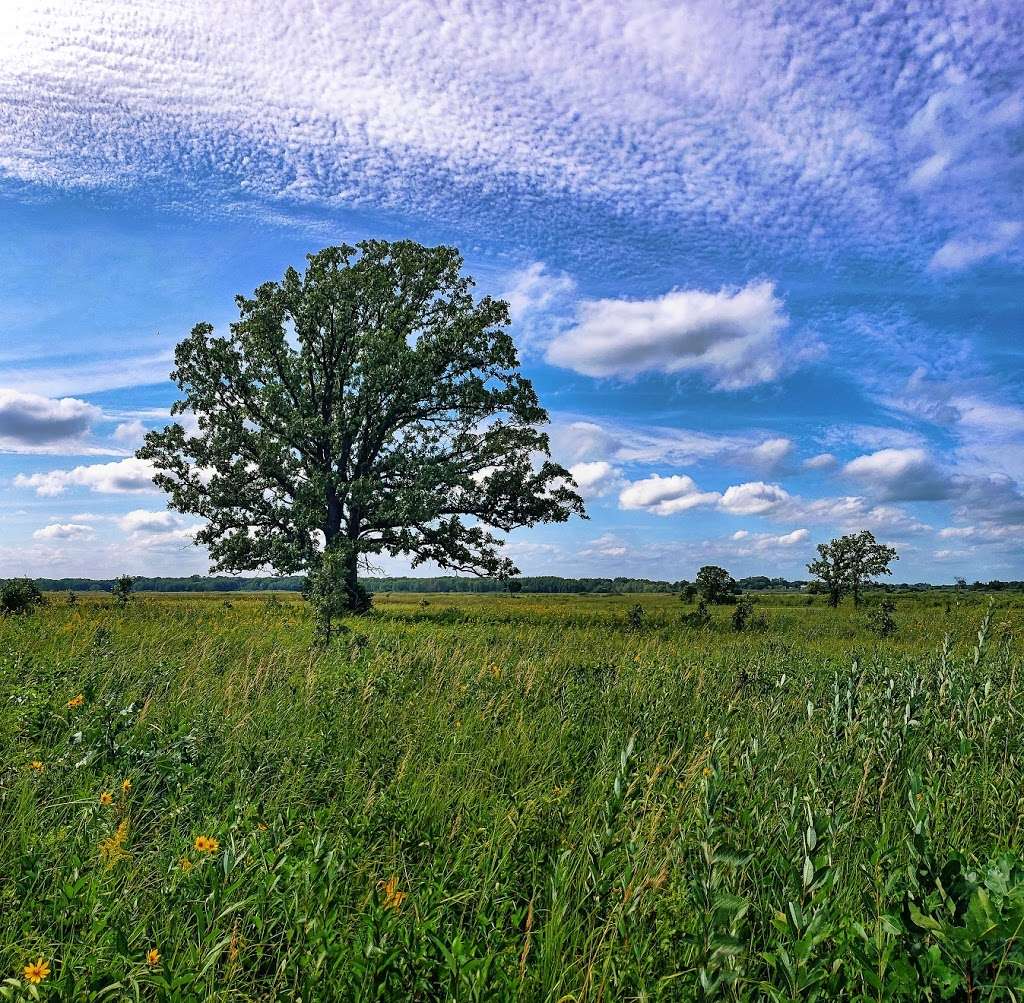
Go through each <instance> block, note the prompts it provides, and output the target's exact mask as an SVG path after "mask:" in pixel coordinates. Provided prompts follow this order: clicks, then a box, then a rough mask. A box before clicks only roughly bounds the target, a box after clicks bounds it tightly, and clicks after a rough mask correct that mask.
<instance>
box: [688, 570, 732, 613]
mask: <svg viewBox="0 0 1024 1003" xmlns="http://www.w3.org/2000/svg"><path fill="white" fill-rule="evenodd" d="M694 584H695V585H696V586H697V590H698V591H699V592H700V594H701V595H702V596H703V597H704V599H705V600H706V601H707V602H709V603H711V604H712V605H715V606H722V605H724V604H725V603H727V602H729V601H730V600H731V599H732V597H733V595H734V594H735V592H736V582H735V580H734V579H733V577H732V575H730V574H729V572H728V571H726V570H725V568H719V567H718V566H717V565H714V564H705V565H704V567H702V568H701V569H700V571H698V572H697V577H696V579H695V580H694Z"/></svg>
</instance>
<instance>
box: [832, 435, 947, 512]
mask: <svg viewBox="0 0 1024 1003" xmlns="http://www.w3.org/2000/svg"><path fill="white" fill-rule="evenodd" d="M843 474H844V475H846V476H847V477H852V478H855V479H857V480H859V481H861V482H862V483H864V484H867V485H868V486H869V487H871V488H872V489H873V490H874V491H875V493H876V494H877V495H878V497H880V498H882V499H885V500H889V501H938V500H941V499H943V498H948V497H949V496H950V493H951V490H952V485H951V480H950V476H949V475H948V474H946V473H945V472H944V471H942V470H941V469H940V468H939V467H938V465H937V464H936V463H935V461H934V460H932V458H931V457H930V456H929V455H928V453H927V452H926V451H925V450H923V449H918V448H911V449H880V450H878V452H876V453H869V454H866V455H864V456H858V457H857V458H856V459H854V460H851V461H850V462H849V463H847V464H846V466H845V467H843Z"/></svg>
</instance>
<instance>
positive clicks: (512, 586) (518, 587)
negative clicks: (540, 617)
mask: <svg viewBox="0 0 1024 1003" xmlns="http://www.w3.org/2000/svg"><path fill="white" fill-rule="evenodd" d="M505 586H506V588H507V589H508V594H509V595H515V594H516V593H518V592H522V591H523V583H522V582H521V581H519V579H518V578H510V579H509V580H508V581H507V582H506V583H505Z"/></svg>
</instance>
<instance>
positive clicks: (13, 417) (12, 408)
mask: <svg viewBox="0 0 1024 1003" xmlns="http://www.w3.org/2000/svg"><path fill="white" fill-rule="evenodd" d="M101 417H102V412H101V411H100V409H99V408H98V407H95V406H94V405H92V404H88V403H86V402H85V401H83V400H77V399H76V398H74V397H63V398H61V399H59V400H54V399H52V398H49V397H43V396H41V395H39V394H31V393H23V392H21V391H18V390H10V389H0V451H8V452H11V451H13V452H21V451H25V450H31V451H39V450H43V449H52V448H53V447H55V446H59V447H63V448H65V449H66V448H71V447H74V446H75V445H76V444H77V443H79V442H80V440H81V439H82V437H83V436H84V435H85V434H86V433H87V432H88V431H89V429H90V427H91V426H92V425H93V424H94V423H95V422H97V421H98V420H99V419H100V418H101Z"/></svg>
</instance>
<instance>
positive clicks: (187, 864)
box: [178, 857, 195, 874]
mask: <svg viewBox="0 0 1024 1003" xmlns="http://www.w3.org/2000/svg"><path fill="white" fill-rule="evenodd" d="M178 866H179V867H180V868H181V869H182V870H183V871H184V872H185V873H186V874H187V873H188V872H189V871H191V870H192V868H193V867H194V866H195V865H194V864H193V863H192V861H191V860H189V859H188V857H182V858H181V862H180V863H179V864H178Z"/></svg>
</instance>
